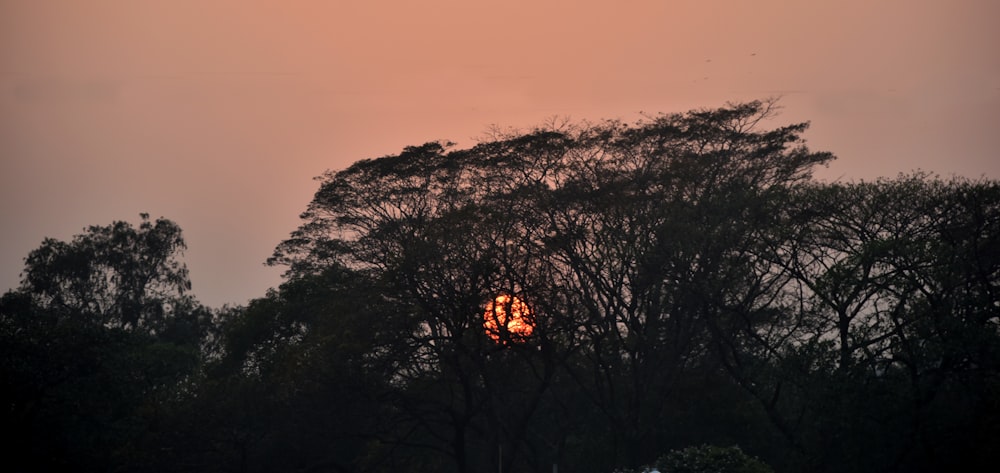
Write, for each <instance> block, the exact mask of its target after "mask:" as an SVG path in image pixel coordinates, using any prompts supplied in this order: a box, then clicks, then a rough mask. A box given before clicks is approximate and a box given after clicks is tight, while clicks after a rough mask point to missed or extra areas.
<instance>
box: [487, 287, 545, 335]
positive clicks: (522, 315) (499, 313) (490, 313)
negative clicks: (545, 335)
mask: <svg viewBox="0 0 1000 473" xmlns="http://www.w3.org/2000/svg"><path fill="white" fill-rule="evenodd" d="M483 328H484V329H486V335H488V336H489V337H490V338H492V339H493V341H494V342H497V343H501V339H502V338H507V337H505V336H503V334H505V333H506V334H508V336H509V338H510V339H511V340H513V341H523V340H524V339H525V338H527V337H528V336H529V335H531V333H532V332H534V331H535V320H534V315H533V314H532V313H531V309H530V308H529V307H528V305H527V304H525V303H524V301H522V300H521V299H519V298H517V297H514V296H510V295H507V294H500V295H499V296H497V297H496V299H494V300H492V301H490V302H488V303H486V312H485V313H483Z"/></svg>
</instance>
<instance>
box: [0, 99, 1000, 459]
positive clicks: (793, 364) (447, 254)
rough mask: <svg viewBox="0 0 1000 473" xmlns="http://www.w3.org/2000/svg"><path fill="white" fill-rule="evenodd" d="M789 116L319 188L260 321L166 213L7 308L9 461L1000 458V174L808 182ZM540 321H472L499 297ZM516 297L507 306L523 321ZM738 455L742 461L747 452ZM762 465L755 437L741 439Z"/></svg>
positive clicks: (34, 284) (347, 175)
mask: <svg viewBox="0 0 1000 473" xmlns="http://www.w3.org/2000/svg"><path fill="white" fill-rule="evenodd" d="M773 112H774V104H773V103H771V102H752V103H747V104H736V105H730V106H727V107H724V108H721V109H715V110H699V111H692V112H688V113H685V114H672V115H660V116H655V117H650V118H647V119H645V120H643V121H641V122H638V123H634V124H629V123H622V122H618V121H608V122H601V123H596V124H592V123H582V124H572V123H563V124H556V123H554V124H552V125H550V126H545V127H540V128H538V129H534V130H530V131H526V132H496V133H495V134H494V136H492V137H491V138H490V139H487V140H484V141H483V142H481V143H480V144H478V145H476V146H474V147H472V148H469V149H455V148H454V146H453V145H451V144H450V143H428V144H425V145H422V146H415V147H409V148H406V149H405V150H403V152H402V153H400V154H398V155H394V156H386V157H383V158H378V159H371V160H363V161H359V162H357V163H355V164H354V165H352V166H351V167H349V168H347V169H345V170H343V171H339V172H328V173H327V174H324V175H323V176H321V177H320V178H319V182H320V186H319V190H318V191H317V192H316V195H315V197H314V199H313V201H312V202H311V203H310V204H309V206H308V208H307V209H306V211H305V212H304V213H303V214H302V220H303V223H302V226H301V227H300V228H299V229H298V230H296V231H295V232H293V233H292V235H291V236H290V238H289V239H288V240H286V241H284V242H281V244H279V245H278V247H277V249H276V250H275V253H274V256H273V257H272V258H271V260H270V263H271V264H276V265H282V266H284V267H286V268H287V273H286V282H285V283H284V284H283V285H282V286H281V287H280V288H279V289H277V290H272V291H271V292H269V293H268V294H267V295H265V296H263V297H261V298H259V299H256V300H253V301H251V302H250V303H249V304H248V305H246V306H245V307H225V308H221V309H216V310H209V309H206V308H204V307H202V306H200V305H199V304H198V303H197V302H196V301H194V300H193V299H192V298H190V296H188V295H186V291H187V290H188V289H189V283H188V280H187V272H186V269H185V268H184V267H183V265H182V264H180V263H179V262H178V260H177V257H178V254H179V252H180V250H182V249H183V247H184V244H183V240H182V239H181V237H180V229H179V228H177V226H176V225H174V224H173V223H172V222H169V221H167V220H163V219H161V220H158V221H156V222H150V221H149V220H148V218H147V217H146V216H143V222H142V224H141V225H140V226H139V227H138V228H133V227H132V226H130V225H129V224H126V223H121V222H119V223H115V224H112V225H111V226H108V227H91V228H89V229H87V231H86V233H85V234H83V235H81V236H78V237H77V238H75V239H74V240H72V241H70V242H59V241H55V240H46V241H45V242H43V243H42V246H41V247H40V248H39V249H37V250H35V251H34V252H32V253H31V254H30V255H29V256H28V258H27V259H26V268H25V271H24V273H23V279H22V281H23V282H22V285H21V287H20V288H18V289H17V290H14V291H11V292H8V293H7V294H6V295H4V296H3V299H2V301H0V337H2V340H0V370H2V371H0V373H2V376H3V385H4V391H3V398H2V400H3V407H4V410H3V411H2V414H0V415H2V416H3V419H2V421H0V424H2V425H3V426H4V428H5V429H6V431H7V432H6V433H7V435H6V437H7V438H10V439H13V440H12V441H9V442H7V443H5V444H4V447H3V448H4V457H5V458H6V459H7V460H6V461H7V462H8V463H9V464H11V465H13V468H12V469H13V470H14V471H70V470H72V471H239V472H266V471H301V472H325V471H331V472H388V471H444V472H463V473H464V472H473V471H501V472H524V471H545V472H547V471H553V466H554V465H558V468H559V471H564V472H570V471H571V472H595V473H597V472H600V473H608V472H612V471H615V470H619V471H630V469H631V471H634V470H635V469H641V468H644V467H645V466H650V467H653V466H655V467H657V468H659V469H660V470H661V471H675V472H681V471H761V472H764V471H771V470H772V469H773V471H778V472H786V471H787V472H795V471H810V472H811V471H819V472H823V471H826V472H864V471H871V472H884V471H963V470H967V469H969V468H971V467H972V466H973V465H987V464H995V463H997V462H998V461H1000V458H998V456H1000V455H998V454H997V453H995V449H994V446H995V445H997V444H998V442H1000V401H998V400H1000V183H997V182H994V181H989V180H979V181H970V180H963V179H952V180H947V181H944V180H940V179H938V178H935V177H933V176H928V175H924V174H919V173H918V174H912V175H901V176H900V177H898V178H895V179H883V180H878V181H875V182H861V183H849V184H846V183H833V184H830V183H819V182H815V181H813V180H812V179H811V172H812V170H813V169H814V168H815V167H816V166H819V165H824V164H826V163H828V162H829V161H830V160H831V159H833V156H832V155H830V154H828V153H817V152H812V151H810V150H809V149H807V148H806V147H805V145H804V142H803V141H802V138H801V134H802V132H803V131H805V129H806V127H807V125H806V124H795V125H789V126H784V127H779V128H766V127H765V124H766V123H767V122H768V120H769V119H771V118H772V115H773V114H774V113H773ZM501 294H503V295H509V296H512V297H511V298H509V299H508V300H513V298H514V297H516V298H517V299H518V300H519V301H523V303H524V304H526V305H527V306H528V307H530V317H529V319H530V320H531V321H532V323H534V330H533V331H532V332H531V333H530V335H524V334H523V333H514V332H513V331H508V330H504V327H503V326H502V325H501V327H500V329H499V330H498V331H496V332H494V333H490V334H487V333H486V331H485V330H484V329H483V321H484V319H483V318H484V307H485V305H486V304H487V303H488V302H490V301H493V300H494V298H495V297H496V296H498V295H501ZM507 310H513V307H508V308H507ZM736 446H738V447H736ZM744 452H745V453H744Z"/></svg>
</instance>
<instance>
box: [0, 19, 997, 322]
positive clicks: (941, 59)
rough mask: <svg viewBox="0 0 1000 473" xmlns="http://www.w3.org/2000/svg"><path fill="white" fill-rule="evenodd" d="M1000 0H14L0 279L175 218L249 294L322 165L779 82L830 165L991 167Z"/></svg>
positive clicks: (7, 42) (856, 173)
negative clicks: (36, 253)
mask: <svg viewBox="0 0 1000 473" xmlns="http://www.w3.org/2000/svg"><path fill="white" fill-rule="evenodd" d="M997 20H1000V2H997V1H995V0H952V1H948V2H944V1H940V0H863V1H862V0H837V1H824V0H814V1H801V0H753V1H750V0H658V1H655V0H645V1H642V0H632V1H630V0H622V1H619V2H610V1H591V0H558V1H556V0H504V1H486V0H421V1H406V0H397V1H385V0H364V1H362V0H357V1H351V0H343V1H338V0H0V291H3V290H5V289H6V288H11V287H15V286H16V285H17V284H18V281H19V274H20V271H21V269H22V268H23V259H24V257H25V256H26V255H27V254H28V252H30V251H31V250H32V249H34V248H37V247H38V245H39V244H40V243H41V241H42V239H43V238H45V237H52V238H58V239H69V238H71V237H72V236H73V235H75V234H78V233H81V232H82V231H83V229H84V227H86V226H88V225H106V224H109V223H111V222H112V221H115V220H127V221H130V222H133V223H134V224H137V223H138V222H139V214H140V213H141V212H148V213H150V214H151V215H152V216H153V217H154V218H156V217H160V216H163V217H166V218H169V219H171V220H173V221H175V222H177V223H178V224H179V225H180V226H181V227H182V229H183V231H184V236H185V239H186V241H187V244H188V249H187V251H186V252H185V254H184V258H183V259H184V261H185V262H186V263H187V265H188V268H189V270H190V274H191V280H192V283H193V286H194V291H193V292H194V294H195V295H196V296H197V297H198V298H199V300H201V301H202V302H203V303H206V304H208V305H210V306H213V307H219V306H221V305H223V304H243V303H246V302H247V301H248V300H250V299H251V298H254V297H260V296H262V295H264V293H265V292H266V290H267V289H268V288H269V287H276V286H277V285H278V284H280V282H281V279H280V273H281V271H282V269H281V268H271V267H267V266H265V265H264V264H263V263H264V260H265V259H267V257H268V256H269V255H270V254H271V252H272V250H273V249H274V247H275V245H277V244H278V243H279V242H280V241H281V240H283V239H284V238H286V237H287V236H288V234H289V233H290V232H291V231H293V230H294V229H295V228H296V227H297V226H298V223H299V220H298V215H299V213H301V212H302V211H303V210H305V208H306V205H307V204H308V203H309V200H310V199H311V198H312V195H313V193H314V192H315V191H316V189H317V185H318V184H317V182H316V181H314V180H313V177H315V176H317V175H320V174H321V173H323V172H324V171H325V170H328V169H331V170H339V169H343V168H345V167H347V166H349V165H350V164H351V163H353V162H354V161H357V160H359V159H364V158H374V157H379V156H384V155H388V154H394V153H397V152H399V151H400V150H402V148H403V147H405V146H410V145H418V144H422V143H425V142H428V141H434V140H451V141H454V142H456V143H458V145H459V147H468V146H472V145H474V144H475V143H476V138H477V137H479V136H483V135H484V133H485V132H486V131H487V130H488V129H489V128H490V126H491V125H498V126H501V127H505V128H506V127H513V128H530V127H532V126H534V125H538V124H541V123H543V122H545V121H546V120H548V119H550V118H552V117H568V118H571V119H574V120H590V121H597V120H601V119H605V118H612V119H622V120H626V121H634V120H636V119H639V118H640V117H641V116H642V114H643V113H645V114H656V113H659V112H684V111H687V110H690V109H695V108H712V107H719V106H722V105H725V104H726V103H727V102H740V101H748V100H754V99H765V98H769V97H780V102H779V103H780V104H781V106H782V107H783V110H782V114H781V115H779V116H778V117H777V118H775V119H774V120H773V121H772V122H771V123H769V124H768V125H770V126H781V125H785V124H790V123H797V122H802V121H810V122H811V124H812V128H811V129H810V130H809V131H808V132H807V133H806V135H805V138H806V139H807V140H808V142H809V146H810V147H811V148H812V149H814V150H817V151H831V152H833V153H834V154H835V155H837V157H838V159H837V160H836V161H834V162H833V163H832V164H831V165H830V166H829V167H828V168H821V169H820V170H819V171H818V172H817V174H816V176H817V178H819V179H823V180H837V179H839V180H842V181H852V180H871V179H875V178H878V177H880V176H886V177H893V176H896V175H898V174H899V173H906V172H910V171H913V170H916V169H921V170H924V171H929V172H933V173H937V174H940V175H941V176H943V177H950V176H953V175H957V176H965V177H970V178H982V177H984V178H989V179H1000V153H998V152H997V150H998V149H1000V49H998V48H997V45H1000V28H997V27H996V24H997Z"/></svg>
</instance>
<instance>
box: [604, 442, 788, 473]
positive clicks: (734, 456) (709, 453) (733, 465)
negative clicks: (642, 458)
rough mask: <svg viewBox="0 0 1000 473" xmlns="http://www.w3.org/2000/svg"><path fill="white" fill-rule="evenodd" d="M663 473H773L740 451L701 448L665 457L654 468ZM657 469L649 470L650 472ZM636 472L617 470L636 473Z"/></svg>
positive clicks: (676, 452) (679, 451)
mask: <svg viewBox="0 0 1000 473" xmlns="http://www.w3.org/2000/svg"><path fill="white" fill-rule="evenodd" d="M653 469H655V470H656V471H659V472H660V473H773V472H774V470H772V469H771V467H769V466H767V464H765V463H763V462H761V461H760V460H758V459H756V458H754V457H752V456H749V455H747V454H745V453H743V450H741V449H740V447H737V446H732V447H718V446H714V445H701V446H697V447H687V448H683V449H680V450H673V451H670V452H668V453H666V454H665V455H663V456H661V457H660V458H659V459H657V460H656V462H655V463H654V465H653ZM653 469H650V468H645V469H643V470H642V471H644V472H648V471H653ZM634 471H635V470H616V472H617V473H633V472H634ZM636 473H638V472H636Z"/></svg>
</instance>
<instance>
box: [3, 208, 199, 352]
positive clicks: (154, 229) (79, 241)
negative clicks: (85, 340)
mask: <svg viewBox="0 0 1000 473" xmlns="http://www.w3.org/2000/svg"><path fill="white" fill-rule="evenodd" d="M185 247H186V246H185V244H184V239H183V238H182V236H181V229H180V227H179V226H177V224H175V223H174V222H171V221H170V220H167V219H164V218H160V219H157V220H156V221H155V222H150V220H149V214H142V223H140V224H139V227H138V228H134V227H132V225H131V224H129V223H128V222H123V221H118V222H114V223H112V224H111V225H108V226H91V227H89V228H87V229H86V233H83V234H80V235H77V236H75V237H74V238H73V240H72V241H69V242H63V241H59V240H55V239H52V238H46V239H45V240H44V241H43V242H42V244H41V246H40V247H39V248H38V249H35V250H33V251H32V252H31V253H29V254H28V257H27V258H26V259H25V269H24V272H23V273H22V279H21V287H20V291H22V292H25V293H28V294H31V295H32V297H33V299H34V301H35V303H36V304H38V305H39V306H41V307H45V308H47V309H51V310H56V311H60V312H64V313H72V314H75V315H74V317H87V318H91V319H93V320H94V321H95V322H97V323H100V324H102V325H105V326H108V327H118V328H122V329H126V330H132V331H145V332H149V333H155V332H157V331H160V330H164V329H165V325H164V324H165V323H166V322H167V321H168V319H169V317H170V316H171V315H173V312H174V309H175V307H174V305H175V304H176V303H177V302H178V301H182V300H183V297H184V295H185V292H186V291H188V290H190V289H191V282H190V281H189V280H188V271H187V267H186V266H185V265H184V264H183V263H181V262H180V261H178V259H177V258H178V256H179V254H180V253H181V252H182V251H183V250H184V249H185ZM181 303H183V302H181Z"/></svg>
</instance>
